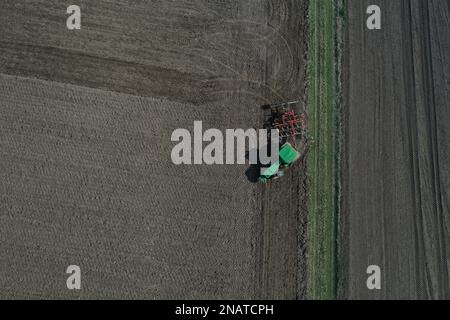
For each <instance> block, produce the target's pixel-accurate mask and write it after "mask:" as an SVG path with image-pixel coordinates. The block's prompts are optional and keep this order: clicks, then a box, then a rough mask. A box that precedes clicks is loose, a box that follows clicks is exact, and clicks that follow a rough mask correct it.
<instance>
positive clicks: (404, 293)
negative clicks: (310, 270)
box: [342, 0, 450, 299]
mask: <svg viewBox="0 0 450 320" xmlns="http://www.w3.org/2000/svg"><path fill="white" fill-rule="evenodd" d="M347 3H348V7H349V8H348V23H349V25H348V39H347V40H348V43H347V49H348V52H347V62H346V63H347V65H346V66H344V70H347V71H346V72H347V81H346V83H345V84H344V88H345V90H346V97H345V99H346V101H345V107H344V110H345V123H344V124H345V130H346V131H345V132H346V136H345V139H344V141H345V146H344V147H345V148H344V149H345V150H344V154H346V158H345V161H344V163H345V165H344V168H343V169H344V175H343V183H342V185H343V187H344V190H343V195H344V203H343V210H342V216H343V217H344V218H343V229H344V234H345V235H346V239H345V241H344V248H345V250H346V251H345V253H346V254H345V257H347V259H346V260H347V261H346V263H345V266H346V271H345V272H344V274H346V275H347V276H346V277H345V278H344V281H343V285H344V290H343V291H342V297H344V298H345V297H347V298H357V299H400V298H401V299H449V298H450V282H449V274H450V260H449V259H450V233H449V232H450V212H449V210H450V208H449V205H450V162H449V160H450V145H449V141H450V139H449V138H450V126H449V121H450V108H449V106H450V104H449V101H450V91H449V87H450V54H449V53H450V24H449V19H450V1H447V0H430V1H425V0H423V1H421V0H411V1H408V0H396V1H392V0H389V1H388V0H378V1H365V0H364V1H356V0H355V1H353V0H350V1H347ZM371 4H377V5H379V6H380V7H381V10H382V29H381V30H374V31H370V30H368V29H367V28H366V27H365V23H366V22H365V17H366V14H365V11H366V8H367V7H368V6H369V5H371ZM372 264H375V265H379V266H380V267H381V272H382V288H381V290H374V291H369V290H368V289H367V287H366V279H367V275H366V268H367V267H368V266H369V265H372Z"/></svg>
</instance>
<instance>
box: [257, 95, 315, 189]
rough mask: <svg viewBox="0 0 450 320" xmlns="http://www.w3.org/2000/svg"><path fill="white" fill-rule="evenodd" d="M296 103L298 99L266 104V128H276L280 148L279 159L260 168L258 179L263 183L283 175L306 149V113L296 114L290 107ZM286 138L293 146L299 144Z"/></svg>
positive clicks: (294, 143)
mask: <svg viewBox="0 0 450 320" xmlns="http://www.w3.org/2000/svg"><path fill="white" fill-rule="evenodd" d="M296 103H298V101H293V102H284V103H280V104H276V105H270V106H268V107H269V108H270V111H271V114H270V117H269V120H268V122H266V128H269V129H278V132H279V136H280V145H281V148H280V150H279V160H278V161H277V162H275V163H273V164H272V165H271V166H270V167H268V168H263V169H262V170H261V175H260V176H259V181H261V182H263V183H265V182H267V181H269V180H272V179H277V178H280V177H282V176H284V169H286V168H288V167H290V166H292V165H293V164H294V163H295V162H296V161H297V160H298V159H299V158H301V157H302V155H303V154H304V153H305V151H306V145H307V134H306V113H305V112H303V113H301V114H300V115H298V114H296V112H295V111H294V109H293V108H292V107H291V106H292V105H294V104H296ZM288 140H291V141H292V143H293V145H294V146H297V145H299V146H300V147H298V148H296V147H294V146H293V145H292V144H291V143H289V142H288ZM298 140H300V143H298Z"/></svg>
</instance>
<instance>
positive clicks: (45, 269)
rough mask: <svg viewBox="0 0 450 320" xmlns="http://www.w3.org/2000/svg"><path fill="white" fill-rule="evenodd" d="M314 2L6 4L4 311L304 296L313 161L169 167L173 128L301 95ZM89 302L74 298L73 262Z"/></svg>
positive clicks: (257, 119)
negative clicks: (253, 167) (65, 304)
mask: <svg viewBox="0 0 450 320" xmlns="http://www.w3.org/2000/svg"><path fill="white" fill-rule="evenodd" d="M306 3H307V1H306V0H305V1H297V0H292V1H269V0H258V1H256V0H255V1H248V0H246V1H243V0H242V1H219V0H216V1H206V0H205V1H165V0H164V1H163V0H157V1H131V0H129V1H118V0H114V1H78V4H79V5H80V7H81V12H82V20H81V21H82V22H81V25H82V26H81V30H77V31H68V30H67V28H66V18H67V16H68V15H67V14H66V8H67V7H68V6H69V5H71V4H73V3H72V2H67V1H53V0H52V1H43V0H41V1H33V2H26V1H9V0H6V1H3V2H2V5H1V6H2V9H1V10H0V19H1V21H2V25H1V27H0V28H1V29H0V33H1V35H2V36H1V39H0V73H2V75H1V77H0V125H1V129H0V130H1V135H0V174H1V178H0V191H1V202H0V205H1V207H0V219H1V223H0V287H1V288H2V290H1V293H0V297H2V298H31V297H32V298H150V299H153V298H169V299H170V298H190V299H225V298H227V299H247V298H274V299H276V298H288V299H291V298H292V299H294V298H299V297H303V295H304V292H305V281H304V280H305V276H306V274H305V259H304V243H303V242H304V232H305V226H304V223H305V215H306V213H305V211H304V208H303V206H304V205H303V203H304V201H305V190H304V181H305V175H304V171H303V163H302V162H299V163H298V164H297V166H296V167H294V168H292V169H290V171H289V172H288V173H287V175H286V176H285V177H284V178H283V179H280V180H277V181H274V182H272V183H269V184H268V185H264V186H263V185H259V184H255V183H253V182H252V181H251V180H252V179H249V178H248V177H247V175H246V172H247V170H248V169H249V166H248V165H243V166H238V165H236V166H234V165H228V166H226V165H213V166H207V165H184V166H175V165H174V164H173V163H172V161H171V150H172V147H173V146H174V145H175V143H172V142H171V141H170V140H171V139H170V138H171V134H172V132H173V130H174V129H176V128H186V129H188V130H190V131H191V132H192V131H193V123H194V121H195V120H201V121H203V128H204V129H207V128H218V129H221V130H224V129H226V128H242V129H248V128H259V127H261V126H262V123H263V114H264V112H263V111H262V110H261V108H260V106H262V105H265V104H267V103H270V102H273V101H279V100H291V99H297V98H303V96H304V87H305V60H304V59H305V53H306V48H305V37H306V33H307V30H306V11H307V9H306V8H307V5H306ZM70 264H75V265H79V266H80V267H81V272H82V290H80V291H76V290H75V291H69V290H67V288H66V279H67V276H68V275H67V274H66V273H65V270H66V268H67V266H68V265H70Z"/></svg>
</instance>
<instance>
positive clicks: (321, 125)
mask: <svg viewBox="0 0 450 320" xmlns="http://www.w3.org/2000/svg"><path fill="white" fill-rule="evenodd" d="M336 13H337V11H336V7H335V1H334V0H310V4H309V39H308V41H309V49H308V50H309V51H308V83H309V85H308V115H309V122H308V125H309V134H310V150H309V153H308V160H307V173H308V178H309V194H308V218H309V219H308V293H307V294H308V298H309V299H334V298H336V293H337V288H336V286H337V276H336V274H337V266H336V260H337V259H336V252H337V250H336V236H337V235H336V222H337V214H338V211H337V210H338V205H339V204H338V203H337V202H338V201H337V199H338V197H337V192H338V188H337V186H338V185H339V181H336V180H337V179H338V177H339V175H338V174H337V173H338V171H337V170H339V168H338V165H337V163H338V161H336V159H337V157H338V151H339V146H338V143H337V141H338V140H337V134H338V132H339V128H338V121H337V119H338V109H337V103H336V101H337V92H336V90H337V85H336V83H337V82H336V58H335V57H336V55H335V53H336V44H335V33H336V20H335V19H336Z"/></svg>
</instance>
